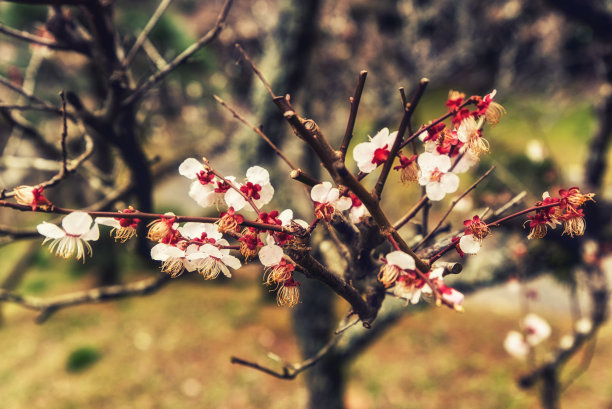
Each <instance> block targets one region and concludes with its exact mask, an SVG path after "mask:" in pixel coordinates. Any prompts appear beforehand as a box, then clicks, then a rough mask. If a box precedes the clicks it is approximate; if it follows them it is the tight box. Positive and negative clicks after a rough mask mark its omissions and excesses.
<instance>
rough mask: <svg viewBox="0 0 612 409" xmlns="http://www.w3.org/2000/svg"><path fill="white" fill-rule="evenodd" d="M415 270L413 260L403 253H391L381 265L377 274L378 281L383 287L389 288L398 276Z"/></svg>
mask: <svg viewBox="0 0 612 409" xmlns="http://www.w3.org/2000/svg"><path fill="white" fill-rule="evenodd" d="M415 268H416V263H415V261H414V258H412V256H411V255H410V254H406V253H404V252H403V251H399V250H397V251H392V252H391V253H389V254H387V255H386V256H385V258H384V260H383V265H382V266H381V268H380V271H379V272H378V281H380V282H381V283H383V285H384V286H385V287H391V286H392V285H393V284H394V283H395V282H396V280H397V279H398V277H399V276H400V274H402V273H403V272H405V271H412V270H414V269H415Z"/></svg>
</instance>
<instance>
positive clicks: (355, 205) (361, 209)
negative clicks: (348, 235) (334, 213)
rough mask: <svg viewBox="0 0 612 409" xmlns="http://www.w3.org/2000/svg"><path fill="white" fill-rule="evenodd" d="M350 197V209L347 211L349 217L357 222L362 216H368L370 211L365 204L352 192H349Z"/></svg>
mask: <svg viewBox="0 0 612 409" xmlns="http://www.w3.org/2000/svg"><path fill="white" fill-rule="evenodd" d="M350 197H351V202H352V206H351V211H350V212H349V218H350V219H351V221H352V222H353V223H355V224H357V223H360V222H361V220H362V219H363V218H364V217H367V216H369V215H370V212H369V211H368V209H367V208H366V207H365V205H364V204H363V203H362V202H361V200H359V198H358V197H357V195H355V194H354V193H350Z"/></svg>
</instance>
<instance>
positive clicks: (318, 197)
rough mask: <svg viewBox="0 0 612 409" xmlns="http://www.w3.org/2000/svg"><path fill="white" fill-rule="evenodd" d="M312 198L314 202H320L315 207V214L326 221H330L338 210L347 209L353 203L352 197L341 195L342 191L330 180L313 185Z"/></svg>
mask: <svg viewBox="0 0 612 409" xmlns="http://www.w3.org/2000/svg"><path fill="white" fill-rule="evenodd" d="M310 198H311V199H312V200H313V202H316V203H318V204H317V206H316V207H315V216H316V217H317V218H319V219H323V220H325V221H330V220H331V218H332V216H333V214H334V212H335V211H336V210H339V211H344V210H347V209H348V208H350V207H351V205H352V204H353V201H352V200H351V199H350V198H348V197H346V196H343V197H340V191H339V190H338V189H336V188H335V187H332V184H331V183H330V182H323V183H319V184H318V185H315V186H313V188H312V189H311V190H310Z"/></svg>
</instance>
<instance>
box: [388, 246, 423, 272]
mask: <svg viewBox="0 0 612 409" xmlns="http://www.w3.org/2000/svg"><path fill="white" fill-rule="evenodd" d="M385 259H386V260H387V263H388V264H391V265H394V266H397V267H399V268H401V269H402V270H414V269H415V267H416V265H415V263H414V258H413V257H412V256H411V255H410V254H406V253H404V252H403V251H392V252H391V253H389V254H387V255H386V256H385Z"/></svg>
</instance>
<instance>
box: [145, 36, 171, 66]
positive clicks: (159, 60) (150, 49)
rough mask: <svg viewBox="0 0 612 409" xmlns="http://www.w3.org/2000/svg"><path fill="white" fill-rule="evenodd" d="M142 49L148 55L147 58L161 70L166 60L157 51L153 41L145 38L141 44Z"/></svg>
mask: <svg viewBox="0 0 612 409" xmlns="http://www.w3.org/2000/svg"><path fill="white" fill-rule="evenodd" d="M142 49H143V50H144V52H145V53H146V54H147V57H149V60H151V62H153V64H155V67H157V69H158V70H163V69H164V67H165V66H166V64H168V62H167V61H166V60H165V59H164V57H162V55H161V54H160V53H159V51H157V48H155V46H154V45H153V43H152V42H151V41H150V40H149V39H148V38H147V39H146V40H145V42H144V44H143V45H142Z"/></svg>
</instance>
